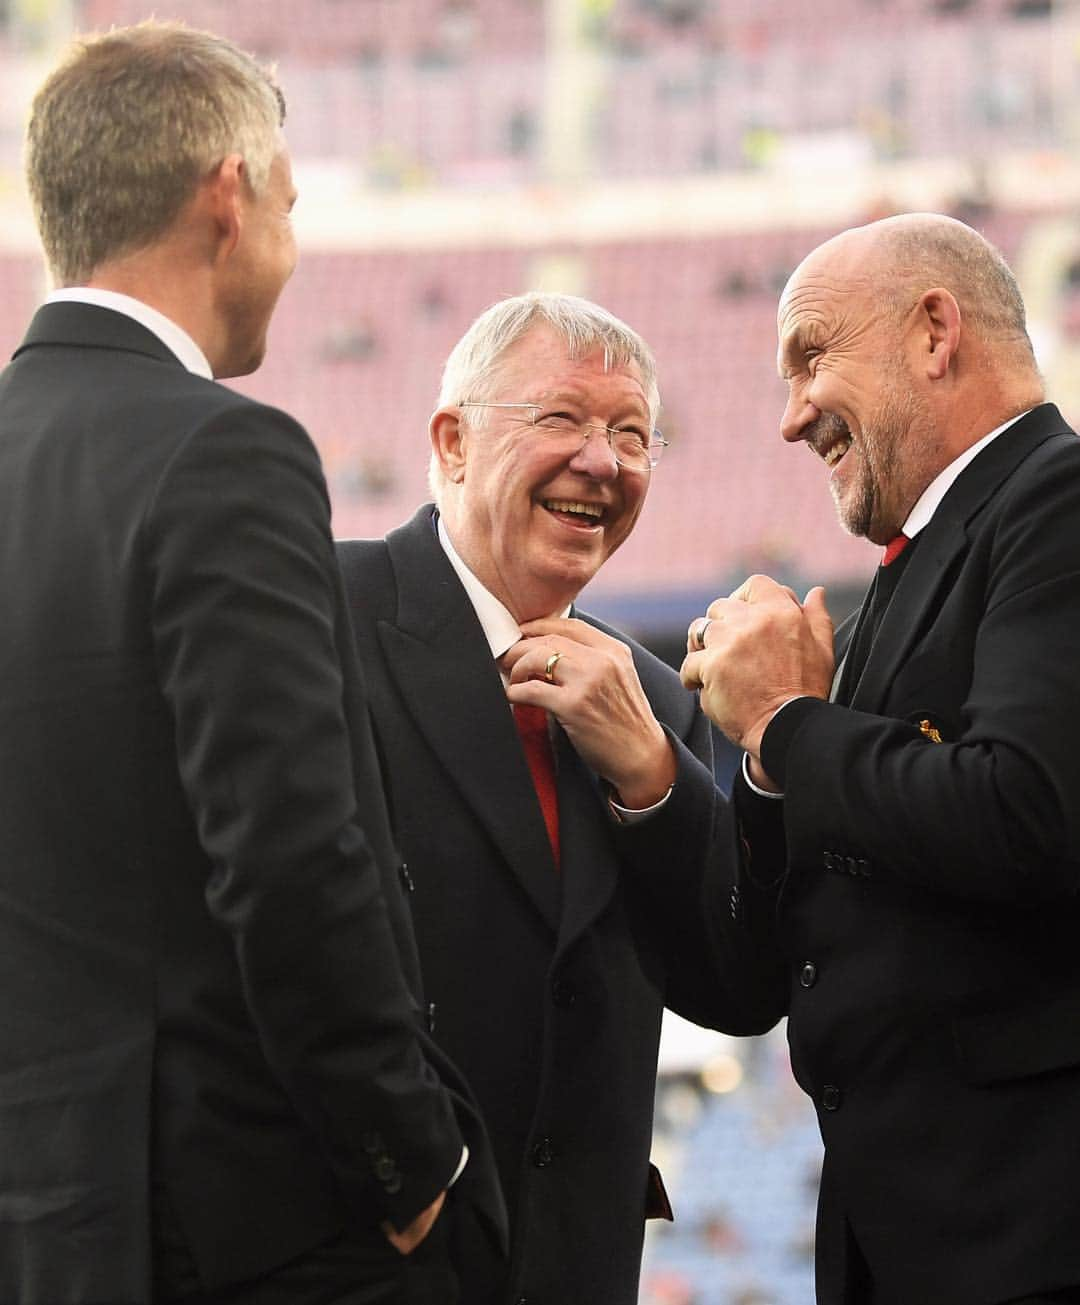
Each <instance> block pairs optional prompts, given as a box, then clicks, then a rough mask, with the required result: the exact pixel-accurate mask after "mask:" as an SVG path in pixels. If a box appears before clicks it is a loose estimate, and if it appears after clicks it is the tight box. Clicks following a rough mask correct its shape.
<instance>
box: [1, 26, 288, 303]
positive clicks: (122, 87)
mask: <svg viewBox="0 0 1080 1305" xmlns="http://www.w3.org/2000/svg"><path fill="white" fill-rule="evenodd" d="M284 117H285V104H284V100H283V98H282V96H281V92H280V91H279V90H278V88H277V85H276V83H275V82H274V80H273V77H272V75H271V74H270V72H269V71H268V70H266V69H264V68H262V67H261V66H260V65H259V64H258V63H256V61H255V60H254V59H253V58H252V57H251V56H250V55H248V54H245V53H244V52H243V51H242V50H239V49H238V48H237V47H236V46H234V45H232V44H230V43H229V42H228V41H225V40H223V39H221V38H220V37H217V36H213V35H212V34H210V33H209V32H200V31H195V30H192V29H190V28H186V27H184V26H182V25H181V24H177V23H157V22H147V23H140V24H139V25H137V26H135V27H127V28H118V29H115V30H114V31H111V32H108V33H106V34H104V35H100V36H91V37H85V38H82V39H79V40H77V41H75V42H74V43H73V44H72V46H71V47H70V48H69V50H68V51H67V52H66V54H65V56H64V58H63V60H62V61H61V63H60V65H59V66H58V67H57V68H56V69H55V71H54V72H53V73H52V74H51V75H50V76H49V77H48V79H47V80H46V81H45V83H44V85H43V86H42V87H41V89H40V90H39V91H38V93H37V95H36V97H35V99H34V103H33V107H32V111H31V117H30V123H29V127H28V129H27V138H26V171H27V180H28V183H29V188H30V196H31V199H32V200H33V204H34V211H35V216H36V218H37V224H38V229H39V231H40V233H41V238H42V242H43V244H44V246H45V253H46V257H47V258H48V260H49V265H50V267H51V269H52V274H53V278H54V280H55V281H56V283H57V284H58V285H65V286H66V285H80V284H84V283H85V282H86V281H88V280H89V279H90V277H91V276H92V274H93V273H94V271H95V269H97V268H99V267H101V266H102V264H104V263H107V262H109V261H111V260H113V259H115V258H118V257H120V256H123V255H126V254H129V253H132V252H134V251H136V250H139V249H142V248H145V247H146V246H148V245H151V244H153V243H154V242H155V241H156V240H157V239H159V238H160V237H161V236H162V235H163V234H164V233H165V232H166V231H167V230H168V229H169V227H170V226H171V225H172V223H173V222H174V221H175V220H176V218H177V216H178V215H179V213H180V212H181V210H182V209H183V207H184V205H185V204H186V203H187V201H188V200H189V199H191V197H192V196H193V194H194V192H195V189H196V187H197V185H198V183H199V181H200V180H201V179H202V178H203V177H205V176H206V175H207V174H208V173H210V172H211V171H212V170H213V169H214V168H215V167H216V165H217V164H218V163H220V162H221V160H222V159H223V158H224V157H225V156H226V155H228V154H232V153H236V154H240V155H242V156H243V158H244V162H245V166H246V170H247V175H248V178H249V180H250V182H251V185H252V187H253V188H254V190H255V192H256V193H258V192H259V191H261V189H262V188H263V187H264V186H265V185H266V182H267V178H268V176H269V173H270V165H271V162H272V161H273V158H274V154H275V152H276V151H277V148H278V129H279V128H280V126H281V123H282V122H283V121H284Z"/></svg>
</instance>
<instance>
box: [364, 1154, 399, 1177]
mask: <svg viewBox="0 0 1080 1305" xmlns="http://www.w3.org/2000/svg"><path fill="white" fill-rule="evenodd" d="M371 1171H372V1173H373V1174H374V1175H375V1177H376V1178H377V1179H378V1180H379V1182H380V1183H391V1182H393V1180H394V1179H395V1178H397V1177H400V1175H399V1174H398V1171H397V1165H396V1164H394V1162H393V1160H391V1159H390V1157H389V1156H388V1155H381V1156H379V1158H378V1159H377V1160H376V1161H375V1163H374V1164H373V1165H372V1166H371Z"/></svg>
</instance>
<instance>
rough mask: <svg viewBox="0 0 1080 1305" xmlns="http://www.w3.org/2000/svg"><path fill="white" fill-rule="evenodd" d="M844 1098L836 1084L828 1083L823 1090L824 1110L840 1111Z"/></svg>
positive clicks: (822, 1101)
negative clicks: (842, 1098)
mask: <svg viewBox="0 0 1080 1305" xmlns="http://www.w3.org/2000/svg"><path fill="white" fill-rule="evenodd" d="M842 1096H843V1094H842V1093H841V1091H840V1089H839V1088H838V1087H837V1086H836V1085H835V1084H833V1083H826V1084H825V1086H824V1087H823V1088H822V1089H821V1108H822V1110H839V1109H840V1101H841V1097H842Z"/></svg>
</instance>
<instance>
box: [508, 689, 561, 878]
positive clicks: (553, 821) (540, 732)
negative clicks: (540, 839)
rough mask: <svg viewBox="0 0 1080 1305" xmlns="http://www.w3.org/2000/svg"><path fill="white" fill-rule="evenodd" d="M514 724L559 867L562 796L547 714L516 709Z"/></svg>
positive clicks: (521, 705)
mask: <svg viewBox="0 0 1080 1305" xmlns="http://www.w3.org/2000/svg"><path fill="white" fill-rule="evenodd" d="M514 724H515V725H516V726H517V729H518V733H519V734H520V735H521V743H522V746H523V747H524V749H525V760H526V761H527V762H528V763H529V770H530V772H531V773H532V780H533V786H534V787H535V789H536V796H537V797H538V798H539V799H540V810H541V811H542V812H543V813H544V824H545V825H547V832H548V839H549V840H550V842H551V851H552V855H553V856H554V857H555V864H556V866H558V864H559V794H558V789H557V788H556V785H555V755H554V753H553V752H552V750H551V735H550V734H549V733H548V719H547V712H546V711H545V710H544V709H543V707H527V706H525V705H524V704H523V703H519V704H516V705H515V706H514Z"/></svg>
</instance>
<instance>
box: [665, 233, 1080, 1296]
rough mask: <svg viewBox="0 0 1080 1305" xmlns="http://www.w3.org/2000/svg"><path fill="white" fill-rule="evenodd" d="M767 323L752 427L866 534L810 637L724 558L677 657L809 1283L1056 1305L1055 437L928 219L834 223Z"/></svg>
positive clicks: (994, 279)
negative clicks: (817, 1187) (837, 599)
mask: <svg viewBox="0 0 1080 1305" xmlns="http://www.w3.org/2000/svg"><path fill="white" fill-rule="evenodd" d="M777 328H778V336H779V349H778V355H777V358H778V363H779V368H780V373H781V375H782V376H783V378H784V379H785V381H786V382H787V387H788V401H787V406H786V408H785V409H784V413H783V416H782V418H781V423H780V433H781V435H782V437H783V438H784V439H785V440H787V441H789V442H790V443H792V444H803V445H805V446H806V447H807V448H809V449H810V451H811V452H813V453H814V454H816V455H817V457H818V458H819V459H821V461H822V463H823V465H824V466H825V467H827V468H828V469H829V480H830V484H831V488H832V492H833V497H834V498H835V500H836V504H837V508H838V511H839V515H840V518H841V521H842V522H843V524H844V525H845V527H846V528H847V529H848V530H850V531H851V532H852V533H854V534H857V535H861V536H865V537H866V538H868V539H870V540H871V541H873V542H874V543H875V544H878V545H881V546H882V547H883V548H884V549H885V552H884V554H883V557H882V563H881V565H880V567H879V568H878V571H877V573H876V575H875V577H874V581H873V584H872V586H871V589H870V592H869V593H868V595H867V598H866V601H865V602H864V603H863V606H862V609H861V611H860V613H859V614H858V616H857V617H856V618H855V619H854V620H852V621H849V622H847V623H846V624H845V625H844V626H841V627H840V629H839V630H838V631H837V637H836V641H835V655H834V643H833V632H832V625H831V622H830V620H829V616H828V613H827V611H826V609H825V604H824V599H823V594H822V591H821V590H820V589H815V590H812V591H811V593H810V594H809V595H808V596H807V599H806V601H805V603H800V601H799V600H798V599H797V598H796V596H795V595H794V594H792V593H791V591H790V590H789V589H786V588H783V587H781V586H780V585H777V584H776V583H774V582H773V581H772V580H770V579H769V578H768V577H766V576H754V577H752V578H751V579H750V580H748V581H747V582H745V583H744V584H743V585H742V586H741V587H740V589H739V590H737V591H736V593H735V594H733V595H732V596H731V597H729V598H722V599H718V600H717V601H716V602H715V603H713V604H712V605H711V606H710V608H709V611H708V613H707V616H706V617H705V618H698V619H696V620H695V621H694V623H693V625H692V626H691V630H690V635H689V642H690V651H689V653H688V655H687V658H686V661H685V663H684V667H683V676H684V679H685V681H686V683H687V684H688V685H691V686H693V687H695V688H697V687H700V688H701V692H702V703H703V706H704V708H705V710H706V711H707V712H708V713H709V714H710V715H711V716H712V717H713V719H714V720H716V722H717V723H718V724H719V725H720V726H721V727H722V728H723V729H724V731H725V732H726V733H727V734H728V735H729V737H731V738H732V739H733V740H735V741H736V742H738V743H739V744H740V745H741V746H742V747H743V748H744V749H745V750H746V756H747V766H746V770H745V772H744V774H743V775H742V776H741V777H740V779H739V780H738V781H737V787H736V805H737V807H738V809H739V811H740V813H741V816H742V818H743V821H744V828H745V827H747V826H751V825H752V826H753V828H752V829H750V830H749V838H750V844H751V849H752V852H753V857H754V859H753V871H754V874H753V880H752V881H749V884H748V891H747V892H746V893H745V894H744V907H745V910H744V914H743V922H744V927H745V928H746V929H747V932H748V935H749V934H751V933H752V934H753V935H754V937H755V938H756V940H757V945H758V947H759V949H760V954H761V956H762V957H763V958H764V957H765V956H767V955H768V954H770V952H771V954H772V956H773V958H774V959H773V964H774V966H775V971H776V975H777V977H783V978H785V979H786V988H787V991H786V992H785V993H784V995H783V998H782V1001H781V1003H780V1005H779V1006H777V1008H776V1012H775V1013H776V1014H777V1015H781V1014H785V1013H787V1014H788V1015H789V1020H788V1036H789V1040H790V1043H791V1055H792V1066H793V1069H794V1071H795V1074H796V1077H797V1078H798V1080H799V1082H800V1084H801V1085H802V1086H803V1088H805V1090H806V1091H807V1093H809V1094H810V1095H811V1097H812V1098H813V1100H814V1102H815V1105H816V1106H817V1109H818V1116H819V1120H820V1123H821V1133H822V1137H823V1138H824V1141H825V1164H824V1170H823V1173H822V1180H821V1194H820V1200H819V1207H818V1232H817V1240H816V1258H817V1279H818V1297H817V1298H818V1301H819V1302H820V1305H1004V1303H1005V1302H1008V1305H1050V1303H1051V1302H1054V1303H1055V1305H1065V1302H1070V1303H1072V1305H1075V1303H1076V1302H1080V1110H1078V1108H1077V1101H1078V1098H1080V950H1078V948H1077V936H1078V934H1080V766H1078V765H1077V758H1076V743H1077V737H1078V736H1080V692H1078V690H1077V685H1076V668H1077V666H1078V665H1080V546H1078V545H1077V523H1078V521H1080V440H1078V439H1077V437H1076V434H1075V432H1074V431H1073V430H1071V429H1070V427H1069V426H1068V425H1067V424H1066V422H1065V421H1064V420H1063V419H1062V416H1061V413H1060V412H1058V410H1057V409H1056V408H1055V407H1054V406H1053V405H1052V404H1050V403H1047V402H1045V396H1044V391H1043V383H1042V378H1041V377H1040V375H1039V370H1038V367H1037V365H1036V361H1035V357H1034V354H1033V351H1032V348H1031V342H1030V340H1029V338H1028V335H1027V330H1026V328H1025V322H1024V304H1023V300H1022V299H1021V297H1020V292H1019V290H1018V288H1017V285H1016V281H1015V280H1014V278H1013V276H1012V273H1011V272H1010V271H1009V268H1008V267H1007V266H1006V264H1005V261H1004V259H1002V257H1001V255H1000V254H999V253H998V251H997V250H995V249H994V248H993V247H992V246H991V245H990V244H989V243H988V242H987V241H986V240H985V239H984V238H983V237H982V236H981V235H979V234H978V233H977V232H975V231H973V230H972V229H971V228H970V227H967V226H965V225H964V224H963V223H960V222H957V221H955V220H953V219H951V218H947V217H944V216H941V215H938V214H904V215H902V216H898V217H894V218H889V219H886V220H883V221H880V222H875V223H871V224H870V225H868V226H864V227H856V228H854V229H852V230H850V231H845V232H842V233H841V234H840V235H838V236H835V237H833V239H831V240H829V241H827V242H826V243H825V244H824V245H821V246H820V247H819V248H817V249H815V250H813V251H812V252H811V253H810V254H808V255H807V257H806V258H805V259H804V260H803V262H802V263H801V264H800V265H799V267H798V268H796V270H795V272H794V273H793V274H792V277H791V279H790V280H789V282H788V284H787V287H786V289H785V290H784V293H783V296H782V297H781V300H780V307H779V312H778V316H777ZM755 788H756V789H757V790H758V791H757V792H755V791H754V789H755ZM769 790H774V791H775V790H782V792H783V797H782V798H780V797H778V796H776V795H775V792H774V796H772V797H769V796H767V793H768V791H769ZM770 826H772V827H773V828H772V830H771V831H770V829H769V827H770ZM777 826H778V827H779V835H780V836H779V839H778V840H777V839H776V827H777ZM760 832H766V833H770V832H771V836H772V837H773V839H774V844H773V846H774V847H775V846H776V842H779V845H780V847H781V848H783V847H785V846H786V856H779V857H775V856H773V855H771V854H765V855H759V854H758V853H759V851H760V844H759V842H758V841H757V836H758V834H759V833H760ZM755 884H756V885H757V887H756V888H754V885H755ZM749 889H754V891H749ZM748 945H749V944H748Z"/></svg>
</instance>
